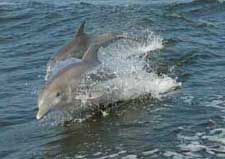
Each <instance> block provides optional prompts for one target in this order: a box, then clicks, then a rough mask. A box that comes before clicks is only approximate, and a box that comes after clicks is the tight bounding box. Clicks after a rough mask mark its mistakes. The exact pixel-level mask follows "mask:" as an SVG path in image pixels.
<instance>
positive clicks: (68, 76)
mask: <svg viewBox="0 0 225 159" xmlns="http://www.w3.org/2000/svg"><path fill="white" fill-rule="evenodd" d="M108 41H111V38H109V39H108V40H105V41H102V42H100V43H95V44H92V45H90V46H89V48H88V49H87V50H86V51H85V53H84V55H83V57H82V59H81V60H80V62H76V63H72V64H69V65H68V66H66V67H65V68H63V69H62V70H60V71H59V72H58V73H57V74H56V75H55V76H54V77H53V78H52V79H51V80H49V81H47V82H46V84H45V86H44V87H43V88H42V89H41V91H40V92H39V94H38V102H37V104H38V112H37V115H36V118H37V119H38V120H39V119H41V118H43V117H44V116H45V115H46V114H47V113H48V112H49V111H50V110H53V109H58V110H60V109H64V108H65V107H66V106H67V105H71V103H74V93H75V94H76V93H77V92H76V91H77V90H78V88H79V85H80V82H81V79H83V77H84V76H85V75H86V73H87V72H89V71H91V70H92V69H94V68H95V67H96V66H98V65H99V64H100V61H99V59H98V55H97V52H98V50H99V48H100V47H102V46H104V45H105V44H106V43H108ZM75 96H76V95H75ZM100 96H101V95H100ZM75 99H76V97H75ZM90 99H91V100H90V101H91V102H92V101H93V103H94V102H95V103H94V104H96V102H98V100H95V99H93V100H92V98H90Z"/></svg>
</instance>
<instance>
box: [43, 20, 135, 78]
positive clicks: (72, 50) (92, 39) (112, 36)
mask: <svg viewBox="0 0 225 159" xmlns="http://www.w3.org/2000/svg"><path fill="white" fill-rule="evenodd" d="M84 27H85V22H83V23H82V24H81V25H80V27H79V28H78V30H77V31H76V34H75V36H74V38H73V39H72V40H71V41H70V42H69V43H67V44H66V45H65V46H64V47H63V48H61V49H60V50H59V51H58V52H57V53H56V54H55V55H54V56H52V57H51V58H50V60H49V62H48V63H47V73H46V77H45V80H46V81H47V80H48V79H49V77H50V76H51V75H52V68H54V67H55V66H56V64H57V63H58V62H59V61H63V60H65V59H67V58H70V57H75V58H81V57H82V56H83V53H84V52H85V51H86V50H87V49H88V48H89V47H90V45H95V44H101V45H107V44H109V43H111V42H112V41H114V40H117V39H121V38H124V39H129V40H133V41H136V39H134V38H130V37H128V36H127V35H126V34H121V33H113V32H109V33H104V34H101V35H91V34H87V33H85V31H84ZM77 61H78V62H80V59H78V60H77Z"/></svg>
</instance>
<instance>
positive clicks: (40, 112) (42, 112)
mask: <svg viewBox="0 0 225 159" xmlns="http://www.w3.org/2000/svg"><path fill="white" fill-rule="evenodd" d="M48 112H49V109H48V108H42V109H39V110H38V112H37V115H36V119H37V120H40V119H42V118H43V117H44V116H45V115H46V114H47V113H48Z"/></svg>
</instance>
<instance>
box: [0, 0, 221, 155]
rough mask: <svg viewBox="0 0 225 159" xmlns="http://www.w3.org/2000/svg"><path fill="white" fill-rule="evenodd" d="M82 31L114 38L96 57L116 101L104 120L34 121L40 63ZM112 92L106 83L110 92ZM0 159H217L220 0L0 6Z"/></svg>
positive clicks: (38, 0) (6, 2) (67, 0)
mask: <svg viewBox="0 0 225 159" xmlns="http://www.w3.org/2000/svg"><path fill="white" fill-rule="evenodd" d="M83 21H86V29H85V30H86V32H88V33H92V34H100V33H104V32H109V31H113V32H123V33H126V34H128V35H130V36H134V37H137V38H140V39H142V43H141V44H137V43H132V42H127V41H124V40H122V41H117V42H115V43H114V44H112V45H110V46H108V47H106V48H101V49H100V51H99V58H100V59H101V61H102V64H103V65H104V66H107V67H108V68H110V69H111V70H113V71H114V72H115V73H116V74H117V75H118V78H116V79H114V80H113V81H108V83H107V82H105V83H104V84H102V85H101V84H100V85H101V87H103V86H104V87H105V86H111V84H112V83H113V86H115V85H116V86H117V87H119V88H120V90H121V92H120V97H121V99H120V100H122V102H120V103H119V104H117V105H115V107H116V108H115V109H112V111H110V113H109V114H108V115H106V116H105V117H99V118H96V119H93V120H88V121H82V122H81V121H77V122H73V123H70V124H69V125H65V124H64V123H65V119H62V118H61V117H60V118H58V116H57V114H49V115H48V116H46V118H44V119H43V120H40V121H37V120H36V118H35V117H36V113H37V94H38V90H39V89H40V88H41V87H43V85H44V83H45V80H44V79H45V74H46V64H47V62H48V60H49V58H50V57H51V56H53V55H54V54H55V53H56V52H57V51H58V50H59V49H60V48H61V47H62V46H63V45H64V44H65V43H66V42H68V41H69V40H71V39H72V38H73V37H74V33H75V31H76V29H77V27H78V26H79V25H80V24H81V22H83ZM109 88H112V87H109ZM0 158H1V159H14V158H15V159H30V158H35V159H36V158H37V159H39V158H40V159H42V158H46V159H48V158H57V159H61V158H65V159H76V158H79V159H80V158H84V159H85V158H91V159H110V158H113V159H114V158H116V159H136V158H140V159H144V158H146V159H151V158H155V159H160V158H162V159H206V158H208V159H217V158H218V159H219V158H225V2H224V1H223V0H171V1H170V0H152V1H150V0H139V1H135V0H123V1H119V0H106V1H103V0H86V1H81V0H77V1H75V0H54V1H51V0H1V1H0Z"/></svg>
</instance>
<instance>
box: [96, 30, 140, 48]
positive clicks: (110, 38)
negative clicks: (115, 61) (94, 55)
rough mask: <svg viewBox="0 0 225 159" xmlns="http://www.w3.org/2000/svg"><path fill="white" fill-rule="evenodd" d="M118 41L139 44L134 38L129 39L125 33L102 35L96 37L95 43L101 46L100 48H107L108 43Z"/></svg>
mask: <svg viewBox="0 0 225 159" xmlns="http://www.w3.org/2000/svg"><path fill="white" fill-rule="evenodd" d="M119 39H127V40H131V41H135V42H139V41H138V40H137V39H136V38H133V37H130V36H129V35H128V34H126V33H114V32H110V33H104V34H102V35H99V36H97V38H96V41H95V43H97V44H102V46H107V45H109V44H110V43H112V42H114V41H115V40H119Z"/></svg>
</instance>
